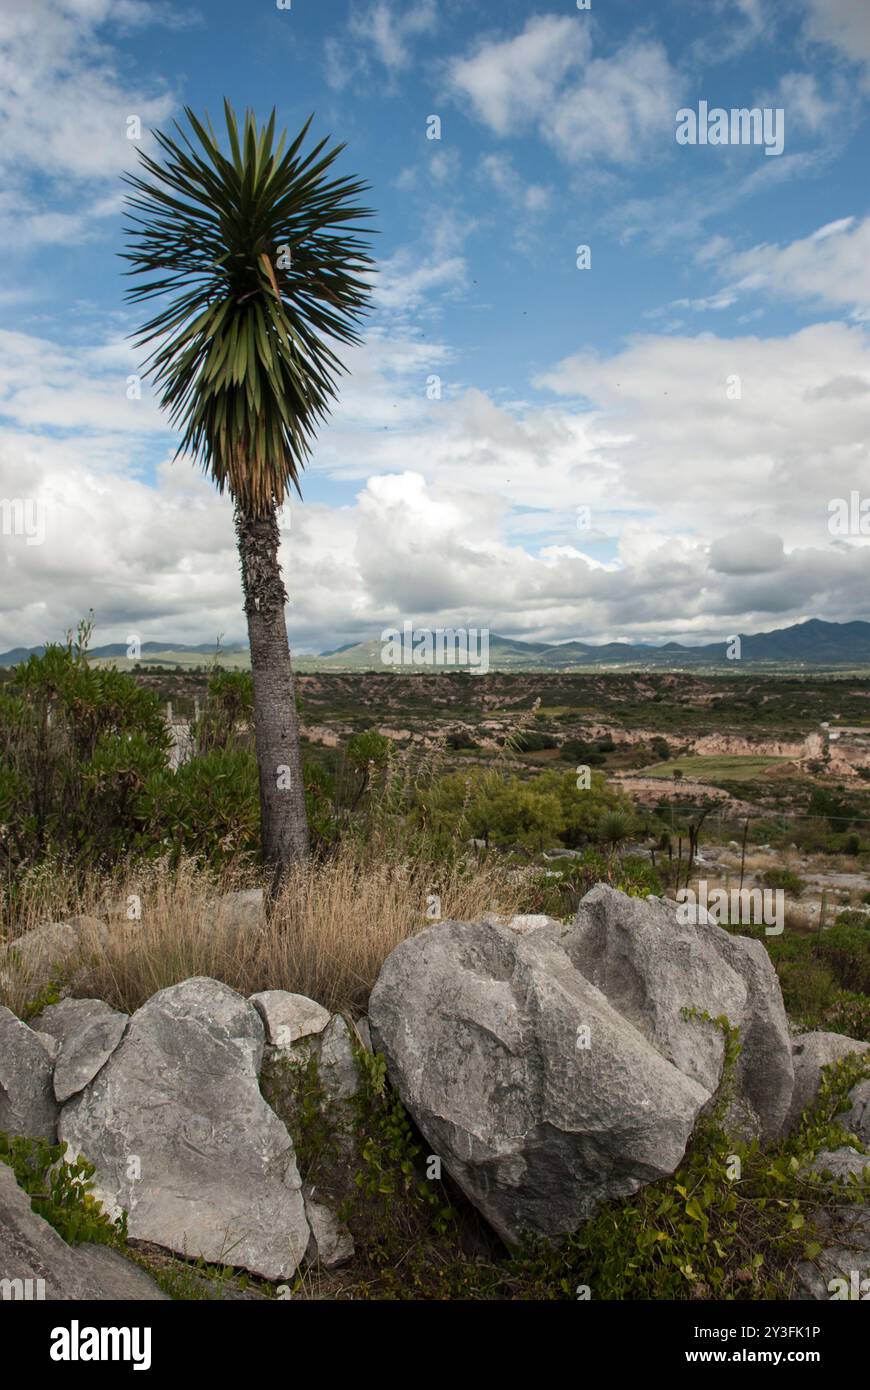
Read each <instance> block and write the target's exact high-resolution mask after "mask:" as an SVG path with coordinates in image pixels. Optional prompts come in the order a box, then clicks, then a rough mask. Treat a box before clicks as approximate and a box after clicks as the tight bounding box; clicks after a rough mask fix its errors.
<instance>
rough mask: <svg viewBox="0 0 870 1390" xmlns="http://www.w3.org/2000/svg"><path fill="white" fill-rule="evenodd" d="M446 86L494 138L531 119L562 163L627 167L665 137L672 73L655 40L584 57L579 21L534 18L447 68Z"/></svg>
mask: <svg viewBox="0 0 870 1390" xmlns="http://www.w3.org/2000/svg"><path fill="white" fill-rule="evenodd" d="M450 82H451V86H452V89H453V91H454V92H455V93H456V94H457V95H458V96H459V97H461V98H463V99H465V100H466V101H467V102H468V103H469V104H470V106H471V108H472V110H473V111H474V112H475V114H476V115H477V116H478V117H479V118H480V119H481V120H482V121H483V122H484V124H486V125H487V126H489V128H490V129H491V130H492V131H493V132H494V133H495V134H496V135H499V136H506V135H509V134H513V133H514V132H516V131H518V130H522V129H523V128H524V127H528V126H535V127H537V129H538V131H539V133H540V134H541V135H542V136H543V138H544V139H546V140H547V141H549V143H550V144H551V145H552V146H553V147H554V148H555V150H556V152H557V153H558V154H559V155H560V156H561V158H562V159H564V160H565V161H566V162H568V163H575V164H582V163H583V162H584V161H586V160H591V159H605V160H611V161H614V162H616V163H620V164H632V163H635V162H637V161H638V160H640V159H642V158H643V156H644V154H645V153H646V152H648V151H649V150H650V149H651V148H653V147H655V146H656V145H658V146H659V147H660V148H662V149H669V148H670V143H671V142H672V140H673V121H674V111H675V109H676V104H677V103H676V93H677V79H676V74H675V72H674V70H673V69H672V67H671V65H670V62H669V61H668V57H667V54H666V52H665V50H664V48H663V46H662V45H661V44H660V43H658V42H657V41H654V40H648V39H641V38H633V39H630V40H628V42H626V43H625V44H624V45H623V46H622V47H621V48H620V49H618V50H617V51H616V52H615V53H613V54H612V55H610V56H608V57H606V58H605V57H593V56H592V39H591V36H590V31H589V28H588V26H584V25H583V24H582V22H581V23H578V21H577V18H576V17H575V18H568V17H566V16H562V17H559V16H554V15H549V16H539V17H536V18H533V19H530V20H529V21H528V22H527V24H526V26H525V28H524V29H523V31H522V33H520V34H518V35H516V36H515V37H514V38H511V39H504V40H485V41H484V42H483V43H481V44H480V45H479V46H478V47H477V49H476V50H475V51H474V52H473V53H472V54H470V55H468V56H466V57H463V58H459V59H456V60H455V61H454V62H453V64H452V66H451V69H450Z"/></svg>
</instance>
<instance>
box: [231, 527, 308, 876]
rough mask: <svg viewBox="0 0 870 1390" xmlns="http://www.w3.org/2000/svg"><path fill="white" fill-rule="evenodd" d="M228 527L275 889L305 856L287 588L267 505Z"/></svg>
mask: <svg viewBox="0 0 870 1390" xmlns="http://www.w3.org/2000/svg"><path fill="white" fill-rule="evenodd" d="M235 522H236V536H237V538H238V544H239V558H240V560H241V566H242V587H243V589H244V594H245V615H246V617H247V620H248V640H249V642H250V646H251V675H252V677H253V683H254V730H255V734H256V744H257V763H258V765H259V770H260V814H261V820H262V843H263V857H264V859H265V861H266V863H267V864H270V865H272V866H273V868H274V870H275V875H274V879H273V885H272V887H273V891H274V890H275V889H276V888H277V887H278V885H279V884H280V882H281V880H282V879H283V878H284V876H285V874H286V872H287V870H288V869H289V868H290V866H291V865H292V864H294V863H298V862H300V861H304V860H305V859H307V857H308V821H307V817H306V813H305V786H304V783H303V780H302V755H301V751H300V747H299V719H298V716H297V713H296V700H295V696H294V691H293V669H292V666H291V664H290V644H289V643H288V641H287V625H286V622H285V618H284V605H285V604H286V602H287V591H286V590H285V588H284V581H283V579H282V578H281V566H280V565H279V563H278V543H279V539H280V536H279V531H278V519H277V516H276V512H275V507H274V505H272V507H271V508H270V509H269V511H268V512H267V513H266V515H265V516H259V517H253V516H248V515H246V514H245V513H243V511H242V510H241V508H240V507H236V515H235Z"/></svg>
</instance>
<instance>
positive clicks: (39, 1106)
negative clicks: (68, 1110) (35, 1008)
mask: <svg viewBox="0 0 870 1390" xmlns="http://www.w3.org/2000/svg"><path fill="white" fill-rule="evenodd" d="M51 1074H52V1059H51V1057H50V1055H49V1052H48V1050H47V1048H46V1047H45V1045H44V1044H43V1043H42V1042H40V1040H39V1038H38V1037H37V1035H36V1033H34V1031H33V1030H32V1029H31V1028H28V1026H27V1024H26V1023H22V1022H21V1019H20V1018H16V1017H15V1014H14V1013H12V1011H11V1009H5V1008H3V1007H2V1006H0V1130H5V1132H6V1133H7V1134H13V1135H14V1134H21V1135H25V1136H26V1137H27V1138H30V1139H47V1140H48V1142H49V1143H50V1144H54V1143H56V1142H57V1116H58V1108H57V1104H56V1102H55V1098H54V1089H53V1087H52V1081H51Z"/></svg>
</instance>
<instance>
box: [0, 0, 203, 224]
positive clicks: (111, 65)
mask: <svg viewBox="0 0 870 1390" xmlns="http://www.w3.org/2000/svg"><path fill="white" fill-rule="evenodd" d="M155 22H156V23H173V22H176V12H175V11H174V10H173V9H171V8H170V7H169V6H162V5H154V6H152V5H148V4H145V3H144V2H143V3H139V2H138V0H122V2H121V3H114V2H113V0H28V3H27V4H26V5H23V4H21V3H19V0H3V3H2V4H0V175H2V180H3V183H4V186H5V189H6V191H7V193H9V192H10V191H11V192H12V194H13V195H14V196H13V198H12V199H11V201H10V203H4V205H3V206H2V207H0V230H2V233H3V237H4V241H5V242H6V244H7V245H9V244H12V245H17V246H22V245H28V244H31V243H34V242H35V243H37V244H38V243H46V242H49V243H50V242H56V241H64V240H72V239H80V238H82V237H84V236H86V235H87V234H88V231H89V229H90V226H91V224H92V223H93V222H94V221H95V220H98V219H100V218H101V217H105V216H107V215H108V214H109V212H110V211H112V210H113V205H112V204H111V203H107V202H106V201H105V182H106V181H107V180H114V179H116V178H117V176H118V174H119V173H120V172H121V171H122V170H123V169H125V168H129V167H131V166H132V165H133V164H134V163H135V152H136V149H137V143H136V142H134V141H133V140H130V139H128V138H127V132H128V125H127V120H128V117H130V116H136V117H138V118H139V120H140V122H141V127H142V140H141V141H140V142H138V147H139V148H144V147H145V146H147V143H148V129H149V127H150V126H153V125H159V124H161V123H162V122H164V121H165V120H166V118H167V117H168V116H169V114H170V113H171V111H172V109H173V106H174V100H173V98H172V96H171V95H170V93H169V92H168V91H167V90H166V88H165V86H164V85H163V84H153V83H152V84H150V86H149V85H147V84H143V83H142V82H140V81H138V80H137V81H132V82H129V83H127V82H125V81H124V80H123V79H122V77H121V75H120V74H119V72H118V68H117V65H116V62H115V61H114V59H113V56H112V55H111V53H110V52H109V50H108V49H107V48H106V46H105V44H104V42H103V36H104V34H105V33H106V32H107V31H108V30H109V29H110V28H111V29H113V30H114V31H116V32H117V30H118V29H119V27H120V28H122V29H123V28H127V29H129V28H138V27H141V26H143V25H145V24H150V23H155ZM178 22H180V21H178ZM40 177H49V178H54V179H58V180H62V181H63V189H65V190H66V192H65V195H64V200H65V201H67V202H68V204H69V206H68V207H55V208H52V209H51V210H50V211H46V209H45V206H44V196H38V194H37V191H36V190H37V188H38V185H37V182H36V181H37V180H38V179H39V178H40ZM83 190H84V191H83ZM56 191H57V192H58V193H61V186H60V185H58V187H57V189H56Z"/></svg>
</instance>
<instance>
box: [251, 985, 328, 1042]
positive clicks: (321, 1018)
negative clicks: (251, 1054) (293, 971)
mask: <svg viewBox="0 0 870 1390" xmlns="http://www.w3.org/2000/svg"><path fill="white" fill-rule="evenodd" d="M248 1002H249V1003H251V1004H253V1006H254V1008H255V1009H256V1010H257V1012H258V1014H259V1015H260V1017H261V1018H262V1020H263V1023H264V1024H265V1025H266V1041H267V1043H269V1044H270V1045H271V1046H272V1047H290V1046H291V1044H292V1043H295V1042H296V1041H297V1040H298V1039H299V1038H307V1037H310V1036H311V1035H312V1034H314V1033H322V1032H323V1030H324V1028H326V1026H327V1024H328V1023H329V1019H330V1014H329V1010H328V1009H324V1008H323V1007H322V1005H320V1004H318V1003H316V1002H315V1001H314V1000H313V999H308V998H306V996H305V995H304V994H290V993H289V992H288V991H287V990H285V989H267V990H264V991H263V992H262V993H261V994H252V995H251V996H250V998H249V1001H248Z"/></svg>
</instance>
